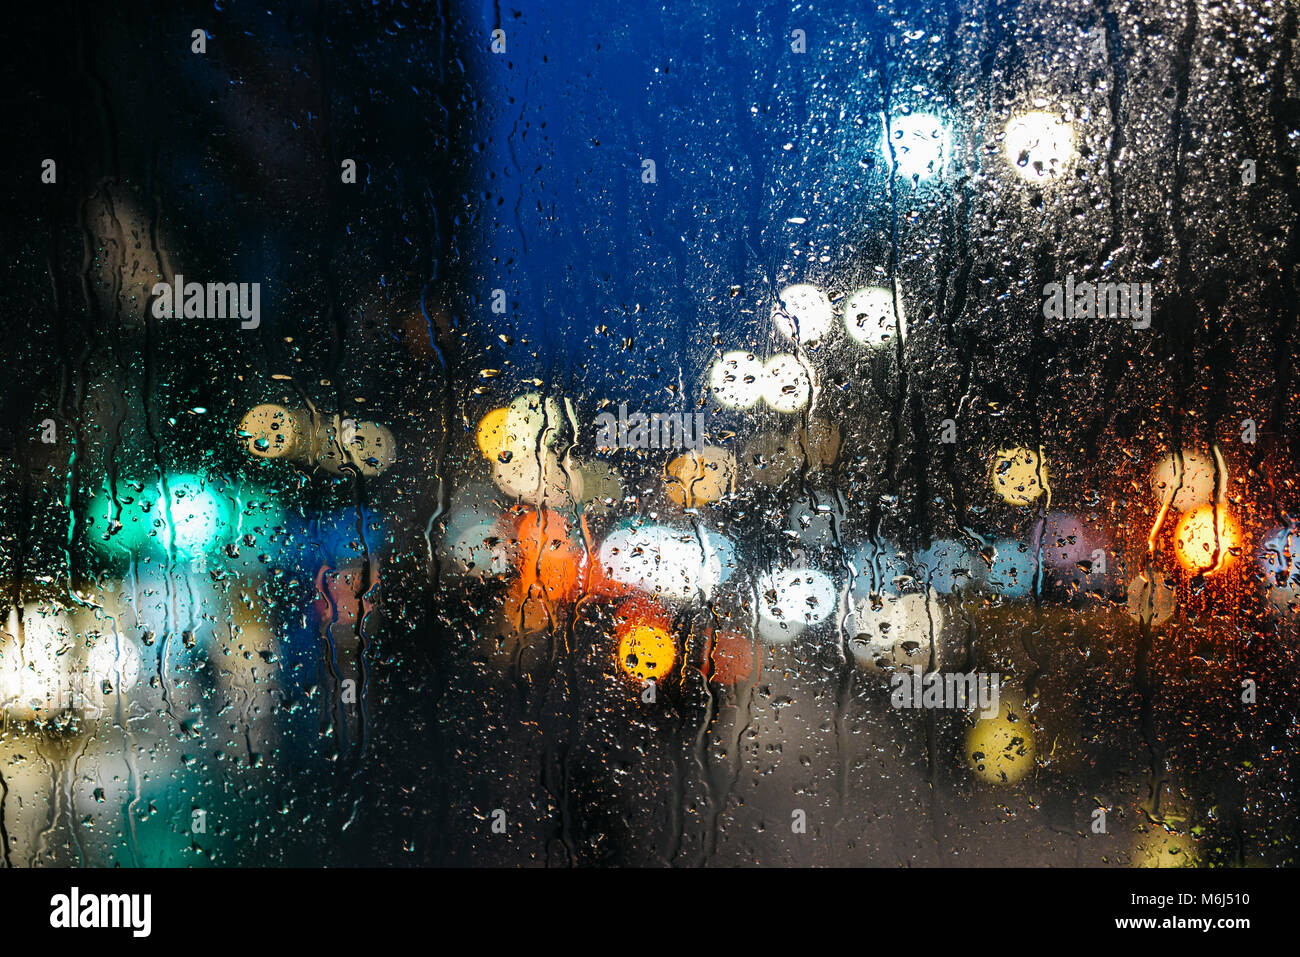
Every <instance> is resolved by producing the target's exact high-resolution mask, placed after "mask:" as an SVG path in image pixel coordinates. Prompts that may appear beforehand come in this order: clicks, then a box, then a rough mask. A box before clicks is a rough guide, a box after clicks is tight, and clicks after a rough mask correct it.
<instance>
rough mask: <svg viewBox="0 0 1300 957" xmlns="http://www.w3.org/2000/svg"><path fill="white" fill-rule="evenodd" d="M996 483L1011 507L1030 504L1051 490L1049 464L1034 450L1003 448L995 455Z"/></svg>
mask: <svg viewBox="0 0 1300 957" xmlns="http://www.w3.org/2000/svg"><path fill="white" fill-rule="evenodd" d="M992 481H993V488H994V489H995V490H996V491H997V493H998V495H1000V496H1001V497H1002V501H1004V502H1006V503H1007V504H1008V505H1029V504H1031V503H1033V502H1035V501H1037V500H1038V497H1039V496H1040V495H1042V494H1043V492H1044V491H1045V490H1046V489H1047V488H1048V481H1047V462H1046V461H1045V459H1044V457H1043V456H1042V454H1041V453H1039V452H1034V451H1032V450H1030V449H1026V448H1011V449H999V450H998V452H997V454H996V455H994V456H993V471H992Z"/></svg>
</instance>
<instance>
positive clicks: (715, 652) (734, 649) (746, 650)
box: [709, 631, 763, 685]
mask: <svg viewBox="0 0 1300 957" xmlns="http://www.w3.org/2000/svg"><path fill="white" fill-rule="evenodd" d="M762 667H763V651H762V649H761V648H760V647H759V646H758V645H756V644H755V643H754V642H752V641H750V640H749V639H748V638H746V637H745V636H744V635H741V634H737V633H736V632H734V631H720V632H718V633H717V635H715V636H714V638H713V641H712V643H711V644H710V646H709V680H710V681H712V682H713V683H714V684H719V685H738V684H744V683H745V682H747V681H749V680H750V679H751V676H752V675H753V674H754V673H755V672H756V671H758V670H760V669H762Z"/></svg>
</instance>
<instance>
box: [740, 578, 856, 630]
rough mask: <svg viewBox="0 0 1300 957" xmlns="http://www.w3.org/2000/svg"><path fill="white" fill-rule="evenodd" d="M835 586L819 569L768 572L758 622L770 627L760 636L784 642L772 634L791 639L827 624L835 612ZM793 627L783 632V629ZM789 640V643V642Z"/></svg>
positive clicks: (762, 580)
mask: <svg viewBox="0 0 1300 957" xmlns="http://www.w3.org/2000/svg"><path fill="white" fill-rule="evenodd" d="M836 604H837V597H836V594H835V585H834V583H833V582H832V581H831V579H830V577H829V576H828V575H827V574H826V573H825V572H820V571H817V570H816V569H815V568H783V569H778V570H775V571H771V572H768V573H767V574H765V575H763V576H762V577H761V578H760V579H759V581H758V619H759V623H760V624H763V625H766V626H767V627H766V628H764V629H762V630H761V631H760V632H759V634H760V637H763V638H764V639H765V640H768V641H774V640H775V641H776V643H778V644H779V643H780V639H779V638H777V639H774V638H773V637H771V636H772V635H777V636H780V637H781V638H784V637H785V635H786V634H787V633H788V636H789V638H793V637H794V636H795V634H797V633H798V632H799V631H801V630H802V629H803V627H804V626H807V625H815V624H818V623H819V622H822V621H824V620H825V619H826V618H827V617H828V616H829V615H830V614H831V613H832V612H834V611H835V607H836ZM781 625H785V626H789V629H781V628H780V627H779V626H781ZM789 638H786V640H789Z"/></svg>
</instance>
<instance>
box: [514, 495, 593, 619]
mask: <svg viewBox="0 0 1300 957" xmlns="http://www.w3.org/2000/svg"><path fill="white" fill-rule="evenodd" d="M514 537H515V542H516V546H515V550H514V562H515V567H516V568H517V569H518V571H519V582H520V584H521V586H522V588H523V591H524V593H525V594H526V593H528V592H529V591H531V590H532V587H533V586H534V585H540V586H541V589H542V593H543V594H544V595H545V597H546V600H547V601H548V602H557V601H568V600H569V599H571V598H573V597H574V596H575V595H576V594H577V593H578V590H579V584H580V582H579V577H580V574H581V571H582V558H583V553H582V549H581V548H580V547H579V546H578V545H577V544H576V543H574V542H573V541H572V540H571V539H570V538H569V525H568V523H567V522H566V521H565V520H564V517H563V516H562V515H560V514H559V513H558V512H554V511H551V510H550V509H547V508H543V509H537V510H532V509H530V510H529V511H527V512H526V513H525V514H523V515H522V516H521V517H520V518H518V519H517V520H516V521H515V531H514Z"/></svg>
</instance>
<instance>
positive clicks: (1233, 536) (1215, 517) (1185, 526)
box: [1174, 505, 1241, 575]
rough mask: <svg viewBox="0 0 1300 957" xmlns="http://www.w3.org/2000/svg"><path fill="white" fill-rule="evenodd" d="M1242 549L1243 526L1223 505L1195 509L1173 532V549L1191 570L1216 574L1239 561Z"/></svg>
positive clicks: (1184, 565) (1185, 516)
mask: <svg viewBox="0 0 1300 957" xmlns="http://www.w3.org/2000/svg"><path fill="white" fill-rule="evenodd" d="M1216 525H1217V528H1216ZM1240 548H1241V529H1240V528H1239V527H1238V526H1237V523H1236V522H1235V521H1233V519H1232V517H1231V516H1230V515H1228V513H1227V510H1226V509H1224V508H1223V507H1222V506H1220V507H1219V508H1218V509H1217V511H1216V509H1215V508H1214V506H1212V505H1202V506H1201V507H1200V508H1196V509H1193V510H1192V511H1190V512H1188V513H1187V514H1186V515H1184V516H1183V520H1182V521H1181V522H1179V523H1178V528H1177V529H1176V530H1175V532H1174V552H1175V554H1177V556H1178V561H1179V563H1180V564H1181V565H1182V566H1183V567H1184V568H1186V569H1187V570H1188V571H1190V572H1198V573H1201V574H1205V575H1214V574H1217V573H1218V572H1221V571H1223V570H1224V569H1225V568H1227V567H1228V566H1229V565H1231V564H1232V563H1233V562H1235V561H1236V558H1237V556H1236V555H1235V554H1234V553H1235V552H1236V551H1238V550H1240Z"/></svg>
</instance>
